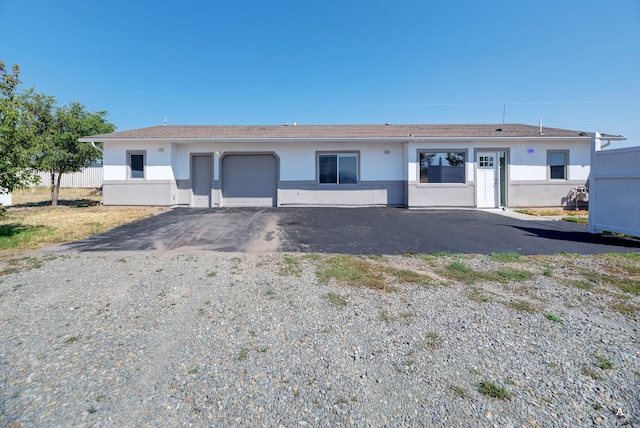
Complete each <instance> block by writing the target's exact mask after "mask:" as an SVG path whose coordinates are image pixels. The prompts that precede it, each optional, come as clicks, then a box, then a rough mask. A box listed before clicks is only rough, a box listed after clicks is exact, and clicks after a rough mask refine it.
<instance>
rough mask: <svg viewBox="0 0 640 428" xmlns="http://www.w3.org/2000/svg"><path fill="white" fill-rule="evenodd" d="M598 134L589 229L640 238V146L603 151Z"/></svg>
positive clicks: (593, 149)
mask: <svg viewBox="0 0 640 428" xmlns="http://www.w3.org/2000/svg"><path fill="white" fill-rule="evenodd" d="M605 139H607V137H601V136H600V134H598V133H594V137H593V141H592V148H591V174H590V176H589V232H592V233H597V232H616V233H623V234H626V235H631V236H637V237H640V147H628V148H622V149H612V150H601V147H602V140H605Z"/></svg>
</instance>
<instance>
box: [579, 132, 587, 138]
mask: <svg viewBox="0 0 640 428" xmlns="http://www.w3.org/2000/svg"><path fill="white" fill-rule="evenodd" d="M578 135H579V136H581V137H586V136H587V133H586V132H581V133H579V134H578Z"/></svg>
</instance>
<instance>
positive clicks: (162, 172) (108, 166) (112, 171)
mask: <svg viewBox="0 0 640 428" xmlns="http://www.w3.org/2000/svg"><path fill="white" fill-rule="evenodd" d="M171 149H172V145H171V144H170V143H136V144H135V145H134V144H131V143H105V144H104V154H103V163H104V180H105V181H107V180H111V181H112V180H127V178H128V177H127V151H146V156H145V179H146V180H173V179H174V175H173V169H172V154H171V152H172V150H171Z"/></svg>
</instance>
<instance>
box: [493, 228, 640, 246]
mask: <svg viewBox="0 0 640 428" xmlns="http://www.w3.org/2000/svg"><path fill="white" fill-rule="evenodd" d="M505 226H509V227H513V228H515V229H520V230H522V231H524V232H527V233H528V234H529V236H537V237H538V238H543V239H550V240H558V241H565V242H579V243H583V244H592V245H605V246H610V247H624V248H637V249H638V250H639V251H640V240H638V239H633V238H623V237H618V236H613V235H602V234H596V233H589V232H587V231H584V232H582V231H575V230H571V231H570V230H556V229H545V228H540V227H526V226H519V225H513V224H510V225H505Z"/></svg>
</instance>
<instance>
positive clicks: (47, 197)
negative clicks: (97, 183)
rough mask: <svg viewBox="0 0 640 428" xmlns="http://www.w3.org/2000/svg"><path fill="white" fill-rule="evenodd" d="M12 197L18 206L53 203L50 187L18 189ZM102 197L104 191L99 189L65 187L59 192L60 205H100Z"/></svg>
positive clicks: (14, 203)
mask: <svg viewBox="0 0 640 428" xmlns="http://www.w3.org/2000/svg"><path fill="white" fill-rule="evenodd" d="M11 199H12V202H13V205H14V206H17V207H24V206H31V207H35V206H46V205H51V189H50V188H49V187H32V188H29V189H21V190H16V191H15V192H13V194H12V197H11ZM101 199H102V192H100V191H99V189H78V188H63V189H60V193H59V194H58V204H59V205H71V206H90V205H98V204H100V200H101Z"/></svg>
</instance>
